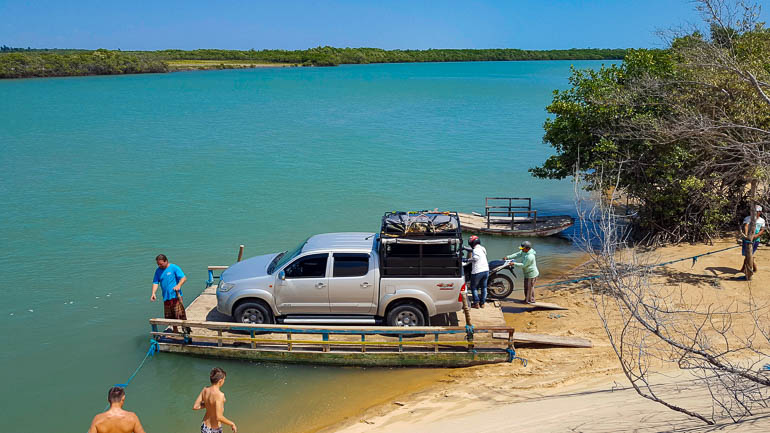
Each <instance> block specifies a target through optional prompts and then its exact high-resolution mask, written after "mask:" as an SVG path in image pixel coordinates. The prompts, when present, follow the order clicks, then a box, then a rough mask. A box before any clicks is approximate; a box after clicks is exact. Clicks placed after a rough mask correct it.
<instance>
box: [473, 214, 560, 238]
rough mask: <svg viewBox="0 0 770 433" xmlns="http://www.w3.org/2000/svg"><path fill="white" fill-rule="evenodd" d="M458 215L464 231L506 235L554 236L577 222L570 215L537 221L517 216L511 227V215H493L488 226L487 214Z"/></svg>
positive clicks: (540, 217)
mask: <svg viewBox="0 0 770 433" xmlns="http://www.w3.org/2000/svg"><path fill="white" fill-rule="evenodd" d="M458 215H459V216H460V226H461V227H462V229H463V231H464V232H470V233H484V234H492V235H505V236H522V237H543V236H552V235H555V234H558V233H560V232H562V231H564V230H566V229H568V228H569V227H570V226H572V224H574V222H575V221H574V219H573V218H572V217H571V216H569V215H557V216H538V217H537V221H536V223H533V221H532V219H531V218H520V217H515V218H514V219H515V224H514V226H513V229H511V218H510V217H492V218H491V219H490V224H489V227H487V217H486V216H481V215H473V214H466V213H460V214H458Z"/></svg>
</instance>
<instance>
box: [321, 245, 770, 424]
mask: <svg viewBox="0 0 770 433" xmlns="http://www.w3.org/2000/svg"><path fill="white" fill-rule="evenodd" d="M732 245H735V243H734V241H733V240H732V239H725V240H723V241H719V242H716V243H715V244H714V245H682V246H674V247H667V248H661V249H659V250H657V251H656V252H655V253H654V254H655V256H656V257H655V260H654V261H655V262H662V261H667V260H672V259H676V258H681V257H687V256H692V255H695V254H702V253H704V252H707V251H714V250H718V249H722V248H726V247H728V246H732ZM741 263H742V257H741V255H740V250H738V249H735V250H730V251H726V252H723V253H719V254H715V255H712V256H705V257H702V258H700V259H699V260H698V261H697V263H695V265H694V266H693V267H691V264H692V262H691V261H689V260H688V261H683V262H679V263H676V264H673V265H670V266H667V267H665V268H661V272H660V275H659V276H658V277H657V278H658V279H659V281H657V282H660V283H662V284H667V285H673V286H676V287H679V288H681V289H683V290H686V291H691V292H693V293H697V294H698V296H703V299H704V300H706V301H707V302H712V301H719V302H730V301H733V300H736V301H740V300H741V299H745V297H746V296H747V294H748V291H749V290H750V286H749V284H748V283H747V282H746V281H742V280H740V279H738V278H737V277H740V276H742V274H739V273H738V269H739V268H740V267H741ZM757 265H758V266H759V272H758V273H757V274H756V275H755V277H754V280H753V281H752V284H751V286H752V287H753V288H754V293H753V294H754V296H755V297H758V298H760V299H759V301H760V302H761V301H768V302H770V291H761V290H757V288H759V287H760V284H762V282H764V281H767V278H768V276H770V254H768V252H765V251H762V250H760V251H759V253H758V257H757ZM580 272H585V270H582V271H581V270H580V269H578V270H575V271H573V272H571V273H570V274H569V275H564V276H563V277H564V278H573V277H575V276H576V274H579V273H580ZM558 279H561V278H554V280H558ZM521 296H522V293H521V292H515V293H514V295H513V297H514V298H520V297H521ZM539 300H542V301H547V302H554V303H557V304H559V305H562V306H565V307H569V310H568V311H552V312H549V311H532V310H530V309H528V308H526V307H525V306H523V305H521V304H517V303H513V302H507V303H505V305H504V307H503V308H504V312H505V313H506V321H507V322H508V323H509V324H510V325H512V326H514V327H515V328H516V329H519V330H521V331H525V332H538V333H546V334H553V335H574V336H580V337H585V338H589V339H591V340H592V341H593V343H594V347H593V348H590V349H556V348H550V349H542V348H527V347H520V348H519V349H518V355H519V356H522V357H524V358H526V359H527V360H528V361H529V364H528V366H527V367H523V366H522V365H521V364H520V363H519V362H515V363H513V364H497V365H491V366H479V367H473V368H467V369H458V370H452V371H450V372H449V373H448V375H447V377H446V378H445V379H442V381H441V382H439V383H437V384H434V385H433V386H430V387H428V388H425V389H423V390H421V391H419V392H412V393H408V394H404V395H401V396H399V397H397V398H394V399H392V400H391V401H389V402H387V403H385V404H382V405H379V406H376V407H372V408H369V409H368V410H367V411H365V412H364V413H363V414H360V415H357V416H355V417H349V418H348V419H346V420H345V421H344V422H343V423H340V424H335V425H332V426H330V427H327V428H325V429H323V430H322V431H324V432H332V431H334V432H346V433H368V432H388V431H397V430H402V429H405V428H408V429H415V428H417V429H419V430H420V431H421V432H434V431H435V432H441V433H451V432H455V431H457V432H460V431H462V432H467V431H474V432H504V431H512V430H514V429H516V430H520V431H528V432H529V431H536V432H538V431H543V432H545V431H549V432H550V431H661V430H671V429H673V427H674V426H676V427H677V428H682V429H688V431H710V430H708V429H704V427H703V425H702V423H700V422H696V421H692V420H690V419H688V418H686V417H684V416H682V415H679V414H676V413H673V412H670V411H669V410H667V409H665V408H664V407H662V406H660V405H659V404H657V403H653V402H650V401H647V400H644V399H642V398H641V397H639V396H638V395H637V394H636V393H635V392H634V391H633V390H631V389H627V388H628V383H627V381H626V379H625V378H624V377H623V376H622V373H621V371H620V368H619V367H618V364H617V359H616V358H615V355H614V353H613V351H612V348H611V346H610V345H609V343H608V341H607V337H606V335H605V333H604V329H603V328H602V327H601V324H600V322H599V319H598V316H597V314H596V312H595V311H594V308H593V304H592V301H591V298H590V294H589V292H588V289H587V285H586V284H585V283H584V284H582V285H577V284H575V285H571V286H568V287H563V288H560V289H559V290H555V291H545V290H544V291H543V292H542V293H540V294H539ZM661 381H665V383H671V384H672V386H673V385H675V384H679V385H680V386H678V387H676V388H675V389H676V392H678V393H682V392H687V387H686V386H681V385H682V384H685V383H686V381H687V378H685V377H681V376H674V377H665V378H661ZM672 389H674V388H672ZM683 390H684V391H683ZM683 395H685V396H686V394H683ZM693 398H695V397H693ZM698 398H700V397H698ZM704 403H705V402H704ZM469 428H470V430H469ZM768 430H770V418H758V419H754V420H751V421H750V422H747V423H745V424H743V425H741V426H739V427H735V426H728V427H725V428H724V430H721V431H748V432H750V431H757V432H758V431H768Z"/></svg>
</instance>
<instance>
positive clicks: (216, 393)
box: [193, 367, 238, 433]
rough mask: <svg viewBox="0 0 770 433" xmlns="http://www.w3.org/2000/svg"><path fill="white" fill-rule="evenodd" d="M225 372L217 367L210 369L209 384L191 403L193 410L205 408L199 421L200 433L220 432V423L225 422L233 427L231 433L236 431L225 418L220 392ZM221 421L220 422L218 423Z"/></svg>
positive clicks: (222, 395) (222, 394)
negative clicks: (201, 419) (200, 421)
mask: <svg viewBox="0 0 770 433" xmlns="http://www.w3.org/2000/svg"><path fill="white" fill-rule="evenodd" d="M225 376H227V373H225V371H224V370H222V369H221V368H219V367H214V368H212V369H211V374H209V380H211V386H207V387H205V388H203V390H201V393H200V394H198V398H196V399H195V403H194V404H193V410H201V409H206V414H205V415H203V422H202V423H201V433H222V424H227V425H229V426H230V427H232V429H233V433H236V432H237V431H238V428H237V427H236V426H235V423H234V422H232V421H230V420H229V419H227V418H225V401H227V399H226V398H225V394H224V393H222V385H224V384H225ZM220 423H221V424H220Z"/></svg>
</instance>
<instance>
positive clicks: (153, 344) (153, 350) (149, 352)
mask: <svg viewBox="0 0 770 433" xmlns="http://www.w3.org/2000/svg"><path fill="white" fill-rule="evenodd" d="M159 349H160V347H159V346H158V342H157V341H156V340H155V339H154V338H150V347H149V348H148V349H147V353H146V354H145V355H144V359H142V362H140V363H139V366H138V367H136V370H134V373H133V374H131V376H130V377H129V378H128V380H127V381H126V382H125V383H116V384H115V385H113V386H119V387H121V388H126V387H128V384H129V383H131V381H132V380H134V378H135V377H136V375H137V374H138V373H139V370H141V369H142V367H144V363H145V362H147V360H148V359H150V358H152V357H153V355H155V354H156V353H158V351H159ZM109 407H110V404H109V403H107V407H106V408H105V409H104V410H107V409H109Z"/></svg>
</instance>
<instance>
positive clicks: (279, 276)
mask: <svg viewBox="0 0 770 433" xmlns="http://www.w3.org/2000/svg"><path fill="white" fill-rule="evenodd" d="M278 279H279V280H281V281H285V280H286V272H284V271H281V272H279V273H278Z"/></svg>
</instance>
